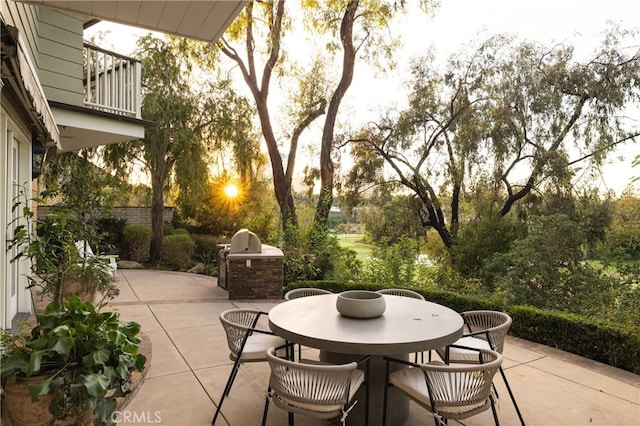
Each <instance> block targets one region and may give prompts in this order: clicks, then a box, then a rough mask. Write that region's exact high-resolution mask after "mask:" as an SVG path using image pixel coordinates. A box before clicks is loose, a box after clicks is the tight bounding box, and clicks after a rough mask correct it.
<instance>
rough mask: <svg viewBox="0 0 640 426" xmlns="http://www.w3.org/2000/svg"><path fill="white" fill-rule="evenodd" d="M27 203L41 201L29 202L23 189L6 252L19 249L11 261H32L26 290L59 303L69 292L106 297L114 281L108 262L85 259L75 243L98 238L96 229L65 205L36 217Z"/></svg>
mask: <svg viewBox="0 0 640 426" xmlns="http://www.w3.org/2000/svg"><path fill="white" fill-rule="evenodd" d="M30 201H33V202H36V203H40V202H42V198H34V199H32V200H30V199H29V198H28V196H27V191H26V189H25V188H22V190H21V191H20V192H19V195H18V197H16V199H14V204H13V207H12V211H14V212H15V211H20V212H21V215H19V216H18V217H17V218H15V219H14V220H13V221H12V222H11V224H10V225H11V226H13V229H14V231H13V238H12V239H11V240H10V241H9V249H14V248H17V250H18V252H17V254H16V256H15V257H14V258H13V259H11V261H12V262H17V261H20V260H21V259H29V260H30V261H31V274H30V275H29V276H28V277H27V279H28V282H29V287H39V288H40V289H41V291H42V295H43V296H45V297H49V298H50V299H51V300H54V301H56V302H58V303H61V302H62V298H63V297H68V296H69V295H70V294H72V293H73V294H77V295H79V296H81V297H86V298H89V299H93V298H94V295H95V294H96V293H99V294H102V296H103V297H104V296H105V295H108V294H109V290H111V288H112V282H113V277H112V276H111V274H110V273H109V259H108V258H106V257H102V256H99V255H98V256H85V255H84V253H83V252H82V251H81V250H79V249H78V247H77V245H76V242H77V241H89V240H92V239H95V238H97V237H96V236H97V231H96V230H95V228H94V227H92V226H91V225H90V224H88V223H86V222H85V221H83V219H82V217H81V216H80V215H78V214H77V212H75V211H74V209H73V208H71V207H69V206H66V205H64V204H62V205H60V206H58V207H57V208H56V209H55V210H54V211H53V212H52V213H51V214H50V215H48V216H46V217H43V218H40V217H38V218H36V217H35V215H34V212H33V211H32V210H31V208H30V207H29V204H30ZM32 225H35V230H34V232H32V230H31V229H32V228H31V226H32Z"/></svg>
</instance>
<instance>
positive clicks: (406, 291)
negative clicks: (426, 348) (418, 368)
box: [377, 288, 425, 362]
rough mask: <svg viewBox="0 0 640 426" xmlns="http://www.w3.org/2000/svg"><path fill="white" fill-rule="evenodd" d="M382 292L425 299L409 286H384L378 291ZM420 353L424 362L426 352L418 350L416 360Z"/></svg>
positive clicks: (416, 360)
mask: <svg viewBox="0 0 640 426" xmlns="http://www.w3.org/2000/svg"><path fill="white" fill-rule="evenodd" d="M377 292H378V293H380V294H388V295H391V296H401V297H411V298H412V299H418V300H425V298H424V296H423V295H421V294H420V293H418V292H417V291H413V290H409V289H408V288H383V289H381V290H378V291H377ZM418 355H420V361H421V362H424V353H423V352H416V353H415V354H414V357H415V362H418Z"/></svg>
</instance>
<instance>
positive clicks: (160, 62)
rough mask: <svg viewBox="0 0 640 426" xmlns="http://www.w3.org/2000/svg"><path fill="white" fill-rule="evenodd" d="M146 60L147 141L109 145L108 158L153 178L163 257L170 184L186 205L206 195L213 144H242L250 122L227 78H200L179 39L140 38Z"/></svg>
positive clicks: (122, 169)
mask: <svg viewBox="0 0 640 426" xmlns="http://www.w3.org/2000/svg"><path fill="white" fill-rule="evenodd" d="M136 55H137V56H138V57H140V58H141V60H142V68H143V75H142V87H143V101H142V115H143V117H144V118H145V119H146V120H149V121H150V122H152V124H151V125H150V126H148V127H147V128H146V130H145V137H144V139H142V140H138V141H131V142H128V143H123V144H114V145H110V146H107V147H105V149H104V159H105V161H106V162H107V164H109V165H111V166H112V167H114V168H115V170H116V171H117V172H119V173H120V174H122V175H128V174H130V173H131V172H132V171H133V167H134V166H135V165H141V166H142V169H143V171H144V172H145V173H147V174H148V176H149V178H150V182H151V189H152V201H151V222H152V228H153V240H152V243H151V260H152V261H158V260H160V256H161V248H162V240H163V237H164V232H163V226H162V225H163V211H164V203H165V198H166V194H167V192H166V190H167V189H168V188H170V187H171V188H177V189H178V190H179V195H178V199H177V202H178V203H180V204H182V206H183V207H185V209H187V210H189V208H190V207H189V206H193V204H194V203H193V200H198V199H202V197H203V196H204V194H205V188H206V185H207V180H208V159H209V153H210V151H211V150H212V149H219V148H220V146H221V145H224V144H229V143H231V144H234V146H235V145H238V146H240V145H242V144H244V143H246V138H248V137H249V136H248V135H249V132H250V128H251V122H250V116H249V115H248V114H247V111H246V106H247V103H246V100H243V98H241V97H238V96H237V95H235V93H234V92H233V91H232V90H231V87H230V85H229V84H228V82H225V81H223V80H215V81H209V82H208V83H201V84H198V83H200V82H199V80H198V76H197V75H196V73H195V70H194V69H193V67H192V66H191V63H190V61H189V57H188V55H187V54H186V53H185V52H184V51H183V50H181V48H180V44H179V42H177V41H175V40H165V39H159V38H155V37H153V36H151V35H147V36H145V37H142V38H140V39H139V40H138V48H137V52H136Z"/></svg>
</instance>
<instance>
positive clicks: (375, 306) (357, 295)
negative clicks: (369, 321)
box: [336, 290, 386, 318]
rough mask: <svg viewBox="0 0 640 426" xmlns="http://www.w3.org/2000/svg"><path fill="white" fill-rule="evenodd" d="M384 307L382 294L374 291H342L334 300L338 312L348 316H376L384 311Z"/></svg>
mask: <svg viewBox="0 0 640 426" xmlns="http://www.w3.org/2000/svg"><path fill="white" fill-rule="evenodd" d="M385 308H386V304H385V301H384V296H383V295H382V294H380V293H376V292H375V291H367V290H348V291H343V292H342V293H340V294H338V299H337V301H336V309H338V312H340V314H342V315H343V316H345V317H350V318H376V317H379V316H380V315H382V314H383V313H384V310H385Z"/></svg>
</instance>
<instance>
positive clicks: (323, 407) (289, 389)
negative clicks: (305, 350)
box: [262, 348, 369, 426]
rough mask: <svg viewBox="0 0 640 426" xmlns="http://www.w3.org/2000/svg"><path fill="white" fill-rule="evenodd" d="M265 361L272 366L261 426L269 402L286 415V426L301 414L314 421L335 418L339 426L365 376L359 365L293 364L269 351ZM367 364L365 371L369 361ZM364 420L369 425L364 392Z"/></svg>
mask: <svg viewBox="0 0 640 426" xmlns="http://www.w3.org/2000/svg"><path fill="white" fill-rule="evenodd" d="M267 359H268V361H269V366H270V367H271V375H270V377H269V388H268V391H267V397H266V399H265V404H264V413H263V415H262V426H264V425H265V424H266V421H267V414H268V411H269V402H270V401H272V402H273V403H274V405H276V406H277V407H279V408H281V409H283V410H285V411H287V412H288V417H289V426H293V415H294V413H295V414H302V415H304V416H309V417H312V418H317V419H334V418H338V419H339V421H340V423H342V425H344V424H345V420H346V418H347V415H348V414H349V411H350V410H351V408H352V407H353V406H354V405H355V403H356V401H354V400H353V398H354V396H355V394H356V392H357V391H358V389H359V388H360V386H361V385H362V384H363V383H365V378H366V375H365V373H364V372H363V371H362V370H359V369H358V363H356V362H350V363H348V364H341V365H332V364H325V363H317V362H314V363H304V362H293V361H289V360H286V359H283V358H280V357H278V356H277V355H276V350H275V348H269V350H268V351H267ZM363 361H366V362H367V370H368V358H366V359H365V360H363ZM365 398H366V402H365V403H366V407H365V411H366V418H365V424H367V423H368V412H369V406H368V405H369V404H368V400H369V392H368V389H367V392H366V397H365Z"/></svg>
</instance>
